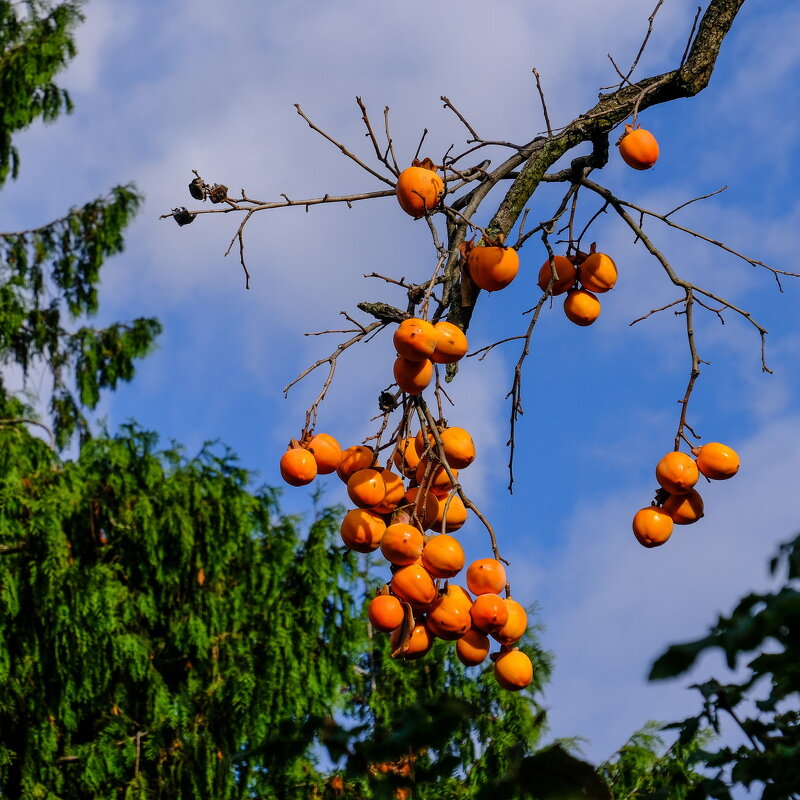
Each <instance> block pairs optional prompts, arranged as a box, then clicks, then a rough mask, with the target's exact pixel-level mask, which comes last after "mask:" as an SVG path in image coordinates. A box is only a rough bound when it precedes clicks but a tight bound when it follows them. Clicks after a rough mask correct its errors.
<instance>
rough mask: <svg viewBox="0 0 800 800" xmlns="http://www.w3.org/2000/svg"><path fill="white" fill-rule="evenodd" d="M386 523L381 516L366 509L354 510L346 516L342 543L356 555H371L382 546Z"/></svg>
mask: <svg viewBox="0 0 800 800" xmlns="http://www.w3.org/2000/svg"><path fill="white" fill-rule="evenodd" d="M385 532H386V523H385V522H384V521H383V518H382V517H381V516H380V515H379V514H375V513H373V512H372V511H368V510H367V509H364V508H354V509H352V510H350V511H348V512H347V513H346V514H345V515H344V519H343V520H342V526H341V534H342V541H343V542H344V543H345V545H347V547H349V548H350V549H351V550H355V551H356V553H371V552H372V551H373V550H377V549H378V548H379V547H380V545H381V539H382V538H383V534H384V533H385Z"/></svg>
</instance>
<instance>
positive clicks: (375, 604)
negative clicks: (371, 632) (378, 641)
mask: <svg viewBox="0 0 800 800" xmlns="http://www.w3.org/2000/svg"><path fill="white" fill-rule="evenodd" d="M367 617H368V618H369V621H370V622H371V623H372V627H373V628H375V630H376V631H380V632H381V633H390V632H391V631H393V630H394V629H395V628H398V627H399V626H400V625H401V624H402V622H403V619H404V618H405V611H403V604H402V603H401V602H400V601H399V600H398V599H397V598H396V597H395V596H394V595H391V594H379V595H378V596H377V597H373V598H372V600H370V603H369V607H368V608H367Z"/></svg>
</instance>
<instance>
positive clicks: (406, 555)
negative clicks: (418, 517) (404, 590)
mask: <svg viewBox="0 0 800 800" xmlns="http://www.w3.org/2000/svg"><path fill="white" fill-rule="evenodd" d="M424 546H425V540H424V539H423V538H422V532H421V531H420V530H419V528H415V527H414V526H413V525H407V524H406V523H404V522H395V523H394V524H393V525H390V526H389V527H388V528H387V529H386V532H385V533H384V534H383V538H382V539H381V553H383V557H384V558H385V559H386V560H387V561H389V562H390V563H392V564H397V565H398V566H401V567H405V566H408V565H409V564H413V563H414V562H415V561H416V560H417V559H418V558H419V557H420V556H421V555H422V548H423V547H424Z"/></svg>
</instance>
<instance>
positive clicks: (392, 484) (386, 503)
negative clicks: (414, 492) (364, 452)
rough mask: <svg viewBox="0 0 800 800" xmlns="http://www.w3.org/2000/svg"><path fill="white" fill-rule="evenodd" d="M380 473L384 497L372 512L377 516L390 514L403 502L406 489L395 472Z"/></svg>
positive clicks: (384, 471)
mask: <svg viewBox="0 0 800 800" xmlns="http://www.w3.org/2000/svg"><path fill="white" fill-rule="evenodd" d="M380 473H381V478H383V483H384V485H385V486H386V496H385V497H384V498H383V500H381V502H380V503H378V505H376V506H375V507H374V508H373V509H372V510H373V511H375V512H376V513H378V514H391V513H392V511H394V510H395V509H396V508H397V506H399V505H400V503H402V502H403V497H404V496H405V493H406V487H405V485H404V484H403V479H402V478H401V477H400V476H399V475H398V474H397V473H396V472H392V471H391V470H390V469H382V470H380Z"/></svg>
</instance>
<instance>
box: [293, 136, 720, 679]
mask: <svg viewBox="0 0 800 800" xmlns="http://www.w3.org/2000/svg"><path fill="white" fill-rule="evenodd" d="M653 148H655V150H653ZM620 152H621V154H622V157H623V158H624V159H625V161H626V162H627V163H628V164H630V165H631V166H633V167H635V168H636V169H647V168H649V167H650V166H652V165H653V164H654V163H655V159H656V158H657V156H658V145H657V144H656V143H655V139H654V138H653V137H652V135H651V134H649V133H647V131H644V130H641V129H637V130H634V129H632V128H631V129H630V130H626V135H625V136H624V137H623V140H622V142H621V144H620ZM443 194H444V183H443V181H442V179H441V177H440V176H439V175H438V173H437V170H436V167H435V166H434V164H433V162H432V161H431V160H430V159H425V160H423V161H417V160H415V161H414V163H413V165H412V166H411V167H409V168H407V169H405V170H403V171H402V172H401V173H400V175H399V176H398V180H397V184H396V195H397V200H398V202H399V204H400V206H401V208H402V209H403V210H404V211H406V213H408V214H410V215H411V216H412V217H414V218H415V219H419V218H421V217H423V216H426V215H427V214H428V213H430V212H432V211H435V210H436V209H437V207H438V206H439V205H440V204H441V200H442V197H443ZM482 241H483V243H482V244H475V243H474V241H473V242H467V243H465V244H464V245H462V246H461V256H462V271H463V274H464V276H465V278H466V277H467V276H468V279H469V280H471V281H472V283H474V284H475V285H476V286H477V287H478V288H480V289H483V290H485V291H487V292H495V291H498V290H501V289H504V288H505V287H507V286H508V285H509V284H510V283H511V282H512V281H513V280H514V278H515V277H516V275H517V273H518V271H519V267H520V262H519V255H518V253H517V251H516V250H515V249H514V248H513V247H507V246H505V245H504V244H503V240H502V238H500V239H499V240H498V241H490V240H488V239H487V237H486V236H484V239H483V240H482ZM616 280H617V268H616V265H615V264H614V261H613V259H612V258H611V257H610V256H608V255H606V254H604V253H599V252H595V248H594V246H592V248H591V252H590V253H588V254H587V253H582V252H577V253H575V254H573V255H569V256H561V255H552V254H551V256H550V258H548V260H547V261H545V263H544V264H542V266H541V269H540V270H539V275H538V284H539V287H540V288H541V289H542V291H544V292H548V293H549V294H550V295H560V294H566V299H565V302H564V312H565V314H566V316H567V318H568V319H569V320H571V321H572V322H574V323H575V324H577V325H581V326H587V325H591V324H592V323H593V322H594V321H595V320H596V319H597V317H598V315H599V314H600V302H599V300H598V299H597V295H598V294H601V293H603V292H607V291H609V290H610V289H612V288H613V287H614V285H615V283H616ZM393 344H394V348H395V350H396V352H397V358H396V360H395V362H394V380H395V382H396V384H397V386H398V387H399V389H400V390H401V391H402V392H404V393H405V394H406V395H409V396H411V397H415V396H418V395H421V394H422V392H423V391H424V390H425V389H426V388H427V387H428V385H429V384H430V383H431V381H432V380H433V377H434V374H435V365H437V364H452V363H454V362H456V361H458V360H459V359H460V358H462V357H463V356H464V355H465V354H466V353H467V337H466V336H465V334H464V332H463V331H462V330H461V329H460V328H459V327H458V326H456V325H454V324H452V323H450V322H447V321H445V320H438V321H436V322H435V323H431V322H430V321H428V320H427V319H423V318H421V317H409V318H407V319H405V320H403V321H402V322H401V323H400V324H399V325H398V326H397V328H396V330H395V332H394V337H393ZM407 429H408V425H407V422H406V424H405V425H404V426H401V428H399V429H398V430H407ZM390 444H391V446H392V452H391V456H390V457H389V459H388V461H387V464H386V467H385V468H382V467H381V466H380V465H379V464H378V453H377V452H375V451H374V450H373V449H372V448H371V447H368V446H366V445H354V446H352V447H348V448H346V449H344V450H342V448H341V447H340V445H339V443H338V442H337V441H336V439H334V438H333V437H332V436H330V435H329V434H326V433H318V434H313V433H305V434H304V435H303V437H302V438H301V440H299V441H298V440H292V442H291V443H290V446H289V449H288V450H287V451H286V452H285V453H284V455H283V457H282V458H281V463H280V469H281V475H282V476H283V478H284V480H286V481H287V482H288V483H289V484H291V485H293V486H302V485H305V484H308V483H310V482H311V481H313V480H314V478H315V477H316V476H317V475H318V474H321V475H325V474H330V473H333V472H336V474H337V475H338V476H339V478H341V480H342V481H344V482H345V484H346V485H347V494H348V496H349V498H350V500H351V501H352V503H353V505H354V506H355V508H353V509H351V510H350V511H348V512H347V513H346V515H345V517H344V519H343V521H342V525H341V535H342V540H343V541H344V543H345V545H346V546H347V547H348V548H350V549H351V550H354V551H356V552H359V553H372V552H376V551H378V550H380V553H381V555H382V556H383V557H384V558H385V559H386V561H387V562H388V563H389V565H390V570H391V573H392V574H391V578H390V579H389V581H388V582H387V583H386V584H384V586H383V588H382V589H381V590H380V591H379V592H378V594H377V595H376V596H375V597H374V598H372V600H371V601H370V603H369V608H368V617H369V620H370V622H371V624H372V626H373V627H374V628H375V629H376V630H378V631H381V632H384V633H388V634H390V635H391V648H392V655H393V657H395V658H402V659H416V658H420V657H422V656H423V655H425V653H427V652H428V651H429V650H430V649H431V647H432V646H433V642H434V639H435V638H437V637H438V638H440V639H445V640H452V641H455V642H456V645H455V647H456V653H457V656H458V658H459V659H460V660H461V661H462V663H464V664H465V665H467V666H475V665H478V664H480V663H482V662H483V661H484V659H486V658H487V657H488V656H489V653H490V650H491V639H494V640H495V641H496V642H497V643H499V649H498V650H497V651H496V652H495V653H493V654H492V655H491V658H492V660H493V662H494V675H495V678H496V679H497V681H498V683H499V684H500V685H501V686H503V687H504V688H506V689H510V690H520V689H523V688H525V687H526V686H528V685H529V684H530V683H531V681H532V677H533V668H532V664H531V661H530V659H529V658H528V656H527V655H526V654H525V653H524V652H522V651H521V650H519V649H518V648H517V647H515V645H516V644H517V643H518V642H519V640H520V639H521V638H522V636H523V635H524V633H525V631H526V629H527V615H526V612H525V609H524V608H523V607H522V606H521V605H520V604H519V603H518V602H517V601H516V600H514V599H513V598H512V597H511V592H510V587H509V585H508V583H507V581H506V571H505V567H504V565H503V562H502V561H501V560H500V559H499V556H498V555H497V551H496V549H495V551H494V557H491V558H481V559H478V560H476V561H473V562H472V563H471V564H469V565H466V563H465V554H464V550H463V548H462V546H461V544H460V543H459V541H458V539H457V538H456V537H455V536H453V535H452V534H453V533H454V532H456V531H457V530H458V529H459V528H461V526H462V525H464V523H465V522H466V520H467V516H468V508H469V507H470V506H471V503H470V502H469V501H467V500H466V497H465V495H464V494H463V493H462V491H461V488H460V484H459V483H458V474H459V470H463V469H465V468H467V467H468V466H469V465H470V464H471V463H472V461H473V460H474V459H475V446H474V444H473V441H472V437H471V436H470V434H469V433H468V432H467V431H466V430H464V429H463V428H458V427H449V426H447V424H446V423H444V422H441V423H440V424H439V425H437V426H436V429H435V430H433V429H429V428H427V427H423V429H421V430H420V431H419V432H418V433H417V435H416V436H413V437H412V436H403V435H401V434H400V433H398V434H397V435H396V438H395V439H394V440H393V441H392V442H391V443H390ZM708 447H712V446H710V445H707V446H706V448H708ZM706 448H704V449H703V452H704V453H706V455H703V454H702V453H701V455H699V456H698V465H699V469H700V470H701V471H703V474H706V475H709V477H729V475H727V474H725V475H722V474H721V473H722V472H724V471H725V469H726V468H727V469H728V471H729V472H730V467H729V466H728V467H721V466H719V465H720V463H721V462H720V456H719V455H718V454H717V453H716V452H715V454H714V456H713V457H712V456H711V453H710V451H708V450H707V449H706ZM680 455H681V454H679V453H674V454H670V455H669V456H667V457H665V460H670V461H672V460H674V458H672V457H674V456H680ZM687 458H688V457H687ZM688 460H689V461H690V462H691V463H692V464H693V465H694V464H695V462H694V461H693V460H692V459H688ZM708 464H713V466H709V465H708ZM697 469H698V467H697V466H695V473H697ZM676 470H678V468H677V467H676V468H674V469H672V470H671V471H669V474H670V475H672V474H673V473H675V472H676ZM733 472H735V468H734V469H733ZM733 472H730V474H733ZM665 474H666V471H665ZM696 479H697V478H696V477H695V480H696ZM659 480H661V478H660V479H659ZM692 485H693V481H692V482H691V483H690V482H689V481H688V478H687V481H686V482H685V484H684V483H681V484H680V485H679V484H678V483H676V482H675V481H673V482H667V483H662V486H664V487H665V489H666V490H667V491H669V492H670V500H668V501H666V502H665V503H664V505H663V508H658V507H653V508H651V509H643V510H642V511H641V512H640V515H641V514H644V513H648V514H650V515H655V514H657V515H661V516H665V515H666V514H667V513H668V512H667V511H666V510H665V509H667V508H671V507H672V506H675V508H674V514H675V516H674V517H667V519H669V525H670V528H671V526H672V520H673V519H675V521H676V522H679V523H680V522H687V521H691V520H689V519H688V517H689V516H690V515H691V513H693V512H692V509H693V508H695V506H693V505H692V503H693V502H694V501H693V497H694V495H697V493H696V492H694V490H693V489H692V488H691V487H692ZM684 486H685V488H683V487H684ZM689 492H694V494H693V495H691V494H689ZM697 497H699V495H697ZM671 498H676V499H674V500H673V499H671ZM465 501H466V502H465ZM473 508H474V506H473ZM699 513H700V514H701V513H702V503H701V507H700V512H699ZM698 516H699V515H698ZM638 517H639V515H637V518H638ZM637 524H638V523H636V522H635V523H634V528H635V529H636V528H637ZM649 527H650V528H655V527H657V525H655V524H654V523H652V522H650V523H649ZM660 535H661V534H659V533H655V532H650V531H648V532H647V533H643V534H641V535H640V533H638V532H637V537H638V538H639V539H640V541H642V542H643V543H645V542H647V543H648V546H652V545H654V544H660V543H661V541H656V540H657V538H658V536H660ZM668 535H669V534H667V536H668ZM665 539H666V536H663V538H662V541H663V540H665ZM465 567H466V569H465ZM462 570H465V572H464V583H465V585H463V586H462V585H459V584H456V583H453V582H452V581H453V579H455V578H456V577H457V576H459V575H460V574H461V573H462ZM501 592H504V593H505V596H504V597H503V596H501Z"/></svg>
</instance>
